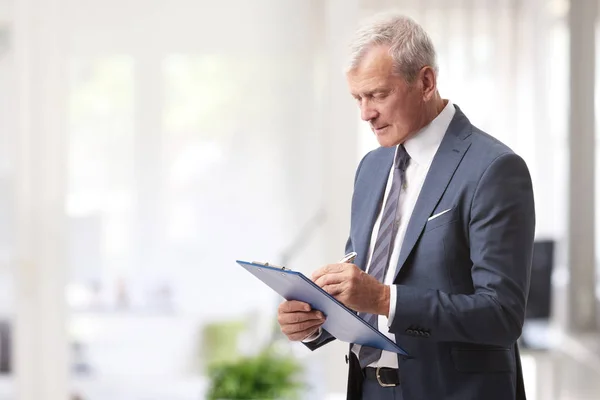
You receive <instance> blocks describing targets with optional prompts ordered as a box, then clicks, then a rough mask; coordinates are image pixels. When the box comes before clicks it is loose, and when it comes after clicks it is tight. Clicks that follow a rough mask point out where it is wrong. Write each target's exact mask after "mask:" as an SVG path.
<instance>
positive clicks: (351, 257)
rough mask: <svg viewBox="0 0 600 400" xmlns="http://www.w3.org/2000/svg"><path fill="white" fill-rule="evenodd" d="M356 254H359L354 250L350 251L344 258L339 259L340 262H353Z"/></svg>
mask: <svg viewBox="0 0 600 400" xmlns="http://www.w3.org/2000/svg"><path fill="white" fill-rule="evenodd" d="M356 256H357V254H356V253H355V252H354V251H353V252H351V253H348V254H346V255H345V256H344V258H342V259H341V260H340V261H338V264H345V263H351V262H353V261H354V259H355V258H356Z"/></svg>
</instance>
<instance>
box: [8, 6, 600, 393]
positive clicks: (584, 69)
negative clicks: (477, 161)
mask: <svg viewBox="0 0 600 400" xmlns="http://www.w3.org/2000/svg"><path fill="white" fill-rule="evenodd" d="M390 8H394V9H398V10H401V11H403V12H405V13H406V14H407V15H409V16H412V17H414V18H415V19H416V20H417V21H418V22H420V23H421V24H422V25H423V26H424V27H425V28H426V30H427V31H428V32H429V33H430V35H431V37H432V39H433V41H434V43H435V45H436V46H437V51H438V54H439V64H440V76H439V88H440V91H441V94H442V96H443V97H445V98H449V99H451V100H452V101H453V102H454V103H456V104H458V105H459V106H460V107H461V108H462V110H463V111H464V112H465V113H466V114H467V116H468V117H469V118H470V119H471V121H472V122H473V123H474V124H475V125H477V126H479V127H480V128H481V129H483V130H485V131H487V132H489V133H490V134H492V135H493V136H495V137H497V138H498V139H500V140H502V141H504V142H505V143H506V144H508V145H509V146H511V147H512V148H513V149H514V150H515V151H516V152H517V153H518V154H520V155H521V156H522V157H523V158H524V159H525V160H526V162H527V164H528V166H529V169H530V171H531V174H532V178H533V182H534V189H535V197H536V209H537V231H536V249H535V257H534V266H533V275H532V282H531V293H530V301H529V307H528V315H527V322H526V326H525V329H524V331H523V336H522V343H521V345H522V347H523V352H522V355H523V364H524V370H525V378H526V387H527V392H528V396H529V398H530V399H532V400H575V399H578V400H579V399H581V400H589V399H600V321H599V313H598V310H599V309H600V307H599V301H598V299H599V298H600V280H599V279H598V276H599V274H598V271H599V268H598V265H599V263H598V261H599V256H600V246H599V244H600V240H599V239H598V238H599V237H600V235H598V234H597V233H596V232H597V231H598V227H600V219H598V215H600V213H598V212H596V206H597V205H599V204H600V203H599V199H600V196H597V195H596V192H597V190H598V187H600V186H599V185H598V183H599V182H598V179H597V177H598V176H599V174H597V172H596V165H597V164H600V163H598V162H597V161H596V160H598V159H600V158H599V157H600V152H597V149H598V146H597V140H596V137H597V135H596V114H597V113H598V107H597V105H596V102H595V98H596V93H597V89H596V88H597V86H598V85H597V84H596V76H597V75H598V76H600V75H599V72H600V70H599V69H598V67H597V65H600V64H599V63H597V62H596V54H597V53H599V52H598V51H597V45H596V42H597V41H596V35H597V33H596V32H597V29H596V20H597V9H598V4H597V0H570V1H569V0H394V1H392V0H285V1H281V0H252V1H247V0H221V1H209V0H171V1H160V0H143V1H142V0H118V1H117V0H105V1H90V0H0V400H34V399H35V400H42V399H43V400H65V399H78V400H105V399H111V400H192V399H202V398H205V396H207V391H208V388H209V387H210V384H211V382H210V379H209V378H208V376H207V372H206V371H207V367H208V366H209V365H211V363H212V362H216V361H219V360H234V359H237V357H239V355H244V356H249V357H252V356H253V355H255V354H256V353H257V352H258V351H259V350H260V349H263V348H265V347H267V346H268V345H269V344H272V345H273V347H274V348H276V349H277V352H278V354H284V355H286V357H289V358H291V359H293V360H294V361H295V362H296V363H298V365H300V366H301V368H302V371H303V373H302V380H303V381H304V382H305V383H306V384H307V385H306V387H305V388H304V390H303V392H302V398H303V399H311V400H312V399H324V400H336V399H343V398H344V393H345V381H346V364H345V361H344V354H345V352H346V345H344V344H342V343H332V344H330V345H328V346H327V347H326V348H324V349H321V350H320V351H317V352H314V353H311V352H309V351H308V350H306V349H305V348H304V347H303V346H302V345H300V344H288V343H287V342H285V341H284V340H282V338H281V336H280V335H278V334H277V330H276V329H275V327H274V317H275V312H276V307H277V305H278V304H279V301H280V299H279V298H278V297H277V296H276V295H274V294H272V293H271V292H270V291H269V290H267V289H266V287H264V286H263V285H262V283H261V282H259V281H258V280H257V279H255V278H254V277H253V276H251V275H250V274H248V273H247V272H246V271H244V270H242V269H241V268H240V267H239V266H237V264H236V263H235V260H236V259H243V260H263V261H271V262H273V263H276V264H279V263H283V264H285V265H286V266H288V267H291V268H293V269H297V270H300V271H303V272H306V273H310V272H311V271H312V270H313V269H316V268H317V267H320V266H322V265H323V264H327V263H330V262H332V261H336V260H337V259H339V258H340V257H341V255H342V252H343V250H344V244H345V240H346V235H347V230H348V225H349V203H350V197H351V192H352V180H353V176H354V171H355V168H356V166H357V164H358V162H359V160H360V159H361V157H362V156H363V155H364V154H365V153H366V152H367V151H369V150H370V149H372V148H374V147H375V146H376V142H375V140H374V138H373V136H372V133H371V132H370V130H369V129H368V127H367V126H366V125H365V124H364V123H362V122H361V121H360V118H359V114H358V110H357V108H356V106H355V104H354V102H353V100H352V98H351V97H350V96H349V94H348V93H347V88H346V84H345V81H344V76H343V67H344V65H345V56H346V54H347V53H346V50H347V47H346V44H347V41H348V39H349V37H350V35H351V33H352V32H353V30H354V28H355V27H356V25H357V23H358V22H359V21H360V20H361V19H363V18H365V17H368V16H370V15H371V14H373V13H375V12H378V11H383V10H387V9H390ZM597 154H598V155H597Z"/></svg>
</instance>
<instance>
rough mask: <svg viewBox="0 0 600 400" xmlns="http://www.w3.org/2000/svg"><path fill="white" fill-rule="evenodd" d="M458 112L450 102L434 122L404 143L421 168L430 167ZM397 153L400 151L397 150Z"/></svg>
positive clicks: (412, 158)
mask: <svg viewBox="0 0 600 400" xmlns="http://www.w3.org/2000/svg"><path fill="white" fill-rule="evenodd" d="M455 112H456V110H455V108H454V105H453V104H452V102H451V101H450V100H448V104H446V107H444V109H443V110H442V112H440V113H439V114H438V116H437V117H435V119H434V120H433V121H431V122H430V123H429V124H428V125H426V126H424V127H423V128H421V130H420V131H418V132H417V133H416V134H415V135H413V136H412V137H411V138H410V139H408V140H407V141H406V142H404V148H405V149H406V152H407V153H408V155H409V156H410V158H411V160H413V161H415V162H416V163H417V164H419V165H421V166H429V164H431V161H433V157H434V156H435V153H436V152H437V149H438V147H440V144H441V143H442V139H443V138H444V135H445V134H446V130H448V126H450V122H452V118H454V113H455ZM396 151H398V150H397V149H396Z"/></svg>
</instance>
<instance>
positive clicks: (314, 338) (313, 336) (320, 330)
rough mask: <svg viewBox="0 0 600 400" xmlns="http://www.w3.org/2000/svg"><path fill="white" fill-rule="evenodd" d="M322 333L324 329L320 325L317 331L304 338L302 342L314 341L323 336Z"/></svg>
mask: <svg viewBox="0 0 600 400" xmlns="http://www.w3.org/2000/svg"><path fill="white" fill-rule="evenodd" d="M321 333H323V330H322V329H321V327H319V329H318V330H317V331H316V332H315V333H313V334H312V335H310V336H309V337H307V338H306V339H304V340H302V343H310V342H314V341H315V340H317V339H318V338H320V337H321Z"/></svg>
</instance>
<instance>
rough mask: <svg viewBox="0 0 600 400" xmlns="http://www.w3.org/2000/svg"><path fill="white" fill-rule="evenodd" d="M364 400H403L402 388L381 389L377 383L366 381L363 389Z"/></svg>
mask: <svg viewBox="0 0 600 400" xmlns="http://www.w3.org/2000/svg"><path fill="white" fill-rule="evenodd" d="M362 398H363V400H402V390H401V389H400V386H394V387H381V386H380V385H379V383H377V381H374V380H370V379H365V380H364V381H363V387H362Z"/></svg>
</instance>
